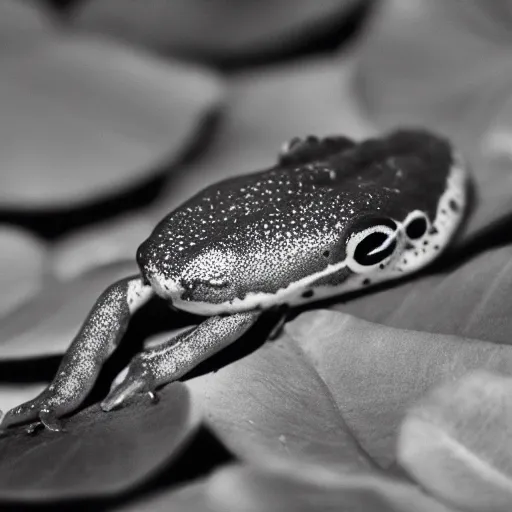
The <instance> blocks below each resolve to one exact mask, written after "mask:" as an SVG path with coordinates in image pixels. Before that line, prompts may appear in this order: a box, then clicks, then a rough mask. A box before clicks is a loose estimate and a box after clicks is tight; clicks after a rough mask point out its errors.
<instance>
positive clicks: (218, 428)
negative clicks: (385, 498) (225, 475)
mask: <svg viewBox="0 0 512 512" xmlns="http://www.w3.org/2000/svg"><path fill="white" fill-rule="evenodd" d="M245 340H247V336H246V337H245V338H244V339H242V340H241V341H240V342H239V343H243V342H244V341H245ZM187 385H188V387H189V389H190V390H191V392H192V395H193V396H194V397H195V398H197V399H201V401H202V403H203V407H204V410H205V419H206V421H207V422H208V424H209V425H210V426H211V427H212V428H213V430H214V431H215V432H216V433H217V435H218V436H219V437H220V439H221V440H222V441H223V442H224V444H225V445H226V446H227V447H228V448H229V449H231V450H232V451H233V452H234V453H235V454H237V455H238V456H240V457H241V458H242V459H245V460H252V461H254V460H256V461H258V460H260V459H261V458H266V457H268V456H270V455H275V454H279V455H281V456H283V457H287V456H291V457H302V458H305V459H307V460H314V461H318V462H337V463H345V464H346V465H347V467H352V468H353V469H361V468H367V467H371V466H372V463H371V461H370V460H369V459H368V458H367V456H366V454H365V453H364V452H363V451H362V450H361V449H360V447H359V446H358V445H357V443H356V442H355V440H354V438H353V436H352V434H351V433H350V431H349V429H348V428H347V425H346V423H345V421H344V418H343V415H342V413H341V411H340V409H339V408H338V405H337V403H336V401H335V400H334V399H333V396H332V390H331V389H330V388H329V386H328V385H326V383H325V382H324V381H323V380H322V378H321V377H320V375H319V374H318V373H317V371H316V369H315V368H314V367H313V366H312V365H311V363H310V361H309V360H308V359H307V358H306V357H305V355H304V354H303V352H302V351H301V350H300V348H299V347H298V346H296V345H295V346H294V345H293V344H292V343H290V342H289V340H285V339H280V340H278V341H275V342H273V343H267V344H266V345H264V346H262V347H260V348H259V349H258V350H256V351H254V352H252V353H251V354H250V355H248V356H246V357H244V358H242V359H239V360H237V361H236V362H233V363H231V364H228V365H227V366H224V367H223V368H221V369H219V370H218V371H217V372H215V373H211V372H210V373H207V374H205V375H202V376H200V377H197V378H194V379H192V380H190V381H188V382H187Z"/></svg>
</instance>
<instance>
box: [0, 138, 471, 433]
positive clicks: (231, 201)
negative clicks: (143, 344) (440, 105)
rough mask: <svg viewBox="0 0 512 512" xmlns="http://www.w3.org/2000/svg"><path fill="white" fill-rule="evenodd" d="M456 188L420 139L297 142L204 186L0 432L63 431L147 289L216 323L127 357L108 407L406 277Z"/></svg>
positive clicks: (425, 253)
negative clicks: (326, 301)
mask: <svg viewBox="0 0 512 512" xmlns="http://www.w3.org/2000/svg"><path fill="white" fill-rule="evenodd" d="M465 185H466V181H465V173H464V170H463V166H462V164H461V162H460V159H459V158H458V157H457V156H456V154H455V153H454V152H453V150H452V147H451V146H450V144H449V143H448V142H447V141H445V140H444V139H442V138H439V137H437V136H435V135H432V134H430V133H427V132H424V131H416V130H408V131H400V132H395V133H392V134H390V135H389V136H387V137H384V138H381V139H372V140H368V141H365V142H363V143H360V144H356V143H354V142H353V141H351V140H350V139H348V138H346V137H328V138H324V139H317V138H316V137H308V138H307V139H304V140H300V139H293V140H292V141H290V142H289V143H288V144H287V145H286V146H285V147H284V148H283V151H282V152H281V155H280V158H279V161H278V164H277V165H276V166H275V167H273V168H271V169H268V170H265V171H262V172H258V173H254V174H251V175H248V176H241V177H236V178H231V179H228V180H225V181H222V182H220V183H218V184H215V185H212V186H210V187H208V188H206V189H205V190H203V191H202V192H200V193H199V194H197V195H196V196H194V197H192V198H191V199H190V200H189V201H187V202H186V203H184V204H183V205H182V206H180V207H179V208H177V209H176V210H175V211H174V212H172V213H171V214H169V215H168V216H167V217H166V218H165V219H163V220H162V222H160V223H159V224H158V226H157V227H156V228H155V230H154V231H153V233H152V234H151V236H150V237H149V238H148V239H147V240H146V241H145V242H144V243H143V244H142V245H141V246H140V248H139V250H138V252H137V261H138V263H139V266H140V270H141V276H134V277H132V278H127V279H125V280H122V281H120V282H118V283H116V284H114V285H112V286H111V287H109V288H108V289H107V290H106V291H105V292H104V293H103V295H102V296H101V297H100V298H99V299H98V301H97V303H96V305H95V306H94V308H93V310H92V312H91V314H90V315H89V317H88V319H87V320H86V322H85V323H84V325H83V327H82V329H81V331H80V332H79V333H78V335H77V337H76V338H75V340H74V341H73V343H72V344H71V346H70V348H69V350H68V352H67V353H66V355H65V356H64V359H63V361H62V364H61V366H60V368H59V371H58V373H57V376H56V377H55V379H54V381H53V382H52V383H51V385H50V386H49V387H48V388H47V389H46V390H45V391H44V392H43V393H42V394H41V395H40V396H39V397H37V398H36V399H34V400H32V401H30V402H27V403H26V404H22V405H21V406H19V407H16V408H14V409H12V410H11V411H9V412H8V413H7V414H6V415H5V416H4V418H3V421H2V424H1V426H2V427H7V426H9V425H13V424H18V423H22V422H27V421H32V420H40V421H41V422H42V423H43V424H44V425H45V426H46V427H47V428H50V429H52V430H60V429H61V426H60V424H59V421H58V419H57V418H58V417H59V416H62V415H64V414H67V413H69V412H71V411H73V410H74V409H76V408H77V407H78V406H79V405H80V403H81V402H82V401H83V400H84V398H85V396H86V395H87V393H88V392H89V391H90V389H91V387H92V385H93V383H94V381H95V379H96V376H97V374H98V372H99V369H100V368H101V365H102V363H103V362H104V361H105V359H106V358H107V357H108V356H109V355H110V354H111V352H112V351H113V350H114V348H115V347H116V345H117V343H118V341H119V339H120V338H121V336H122V334H123V332H124V330H125V328H126V325H127V323H128V321H129V318H130V316H131V314H132V313H133V312H134V311H135V310H136V309H138V308H139V307H141V306H142V305H143V304H144V303H145V302H146V301H147V300H148V299H149V298H150V297H151V296H152V295H153V294H155V293H156V294H157V295H158V296H160V297H161V298H163V299H165V300H167V301H170V302H172V304H173V306H175V307H177V308H178V309H183V310H188V311H192V312H195V313H199V314H203V315H212V316H211V317H210V318H208V319H207V320H205V321H204V322H203V323H202V324H200V325H199V326H198V327H196V328H195V329H192V330H190V331H187V332H186V333H184V334H181V335H179V336H178V337H176V338H173V339H171V340H170V341H169V342H167V343H166V344H164V345H160V346H159V347H157V348H154V349H150V350H147V351H144V352H143V353H141V354H140V355H138V356H136V357H135V358H134V360H133V361H132V363H131V364H130V365H129V367H128V369H127V370H126V371H125V372H122V374H120V375H119V376H118V378H117V379H116V380H115V381H114V383H113V387H112V390H111V392H110V394H109V396H108V397H107V398H106V399H105V401H104V402H103V404H102V407H103V408H104V410H111V409H113V408H115V407H117V406H118V405H120V404H121V403H123V402H124V401H125V400H126V399H127V398H128V397H129V396H131V395H134V394H137V393H143V392H147V393H149V394H150V396H151V397H152V398H154V397H155V395H154V390H155V388H156V387H158V386H160V385H162V384H165V383H167V382H171V381H173V380H175V379H177V378H180V377H181V376H183V375H184V374H185V373H187V372H188V371H189V370H190V369H191V368H193V367H194V366H195V365H197V364H198V363H199V362H200V361H202V360H204V359H206V358H207V357H209V356H210V355H211V354H213V353H214V352H216V351H218V350H220V349H221V348H223V347H224V346H226V345H227V344H229V343H231V342H233V341H234V340H235V339H237V338H238V337H240V336H241V334H243V333H244V332H245V331H246V330H247V329H248V328H249V327H250V326H251V325H252V324H253V323H254V322H255V321H256V320H257V318H258V316H259V314H260V311H261V310H263V309H267V308H270V307H275V306H279V305H296V304H301V303H305V302H311V301H314V300H318V299H320V298H324V297H328V296H333V295H338V294H340V293H343V292H345V291H349V290H353V289H357V288H360V287H363V286H368V285H371V284H375V283H377V282H380V281H383V280H386V279H393V278H396V277H399V276H400V275H403V274H404V273H409V272H414V271H415V270H417V269H418V268H421V267H423V266H424V265H426V264H428V263H429V262H430V261H432V260H433V259H434V258H435V257H437V255H438V254H439V253H440V251H441V250H442V249H443V248H444V247H445V246H446V245H447V244H448V242H449V241H450V240H451V238H452V237H453V234H454V233H455V231H456V229H457V227H458V225H459V223H460V220H461V218H462V215H463V212H464V209H465V200H466V198H465ZM30 428H32V429H33V427H30Z"/></svg>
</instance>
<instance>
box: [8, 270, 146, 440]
mask: <svg viewBox="0 0 512 512" xmlns="http://www.w3.org/2000/svg"><path fill="white" fill-rule="evenodd" d="M152 294H153V292H152V290H151V288H150V287H149V286H148V285H146V284H144V282H143V280H142V279H141V277H140V276H134V277H128V278H125V279H121V280H120V281H118V282H117V283H114V284H112V285H111V286H109V287H108V288H107V289H106V290H105V291H104V292H103V294H102V295H101V296H100V297H99V298H98V300H97V301H96V304H95V305H94V307H93V309H92V311H91V312H90V314H89V317H88V318H87V320H86V321H85V323H84V324H83V326H82V328H81V329H80V331H79V333H78V334H77V336H76V338H75V339H74V340H73V342H72V343H71V346H70V347H69V349H68V350H67V352H66V354H65V355H64V357H63V359H62V362H61V364H60V366H59V369H58V371H57V374H56V375H55V378H54V379H53V381H52V383H51V384H50V385H49V386H48V387H47V388H46V389H45V390H44V391H43V392H42V393H41V394H40V395H39V396H37V397H36V398H34V399H33V400H30V401H29V402H26V403H24V404H21V405H19V406H18V407H14V408H13V409H11V410H10V411H8V412H7V413H6V414H5V415H4V416H3V418H2V420H1V422H0V428H1V429H5V428H8V427H10V426H13V425H18V424H21V423H28V422H36V423H35V424H34V425H30V426H29V431H31V432H33V431H35V430H36V428H37V427H38V426H39V424H41V425H42V426H44V427H45V428H47V429H48V430H51V431H53V432H61V431H62V430H63V428H62V425H61V423H60V422H59V420H58V418H59V417H61V416H64V415H65V414H68V413H70V412H73V411H74V410H75V409H77V408H78V407H79V406H80V405H81V404H82V402H83V401H84V399H85V398H86V396H87V395H88V394H89V392H90V390H91V389H92V387H93V385H94V382H95V381H96V378H97V376H98V373H99V372H100V370H101V366H102V364H103V363H104V362H105V361H106V359H107V358H108V357H109V356H110V354H111V353H112V352H113V350H114V349H115V348H116V346H117V343H118V341H119V339H120V338H121V336H122V335H123V333H124V331H125V329H126V326H127V325H128V321H129V319H130V317H131V315H132V313H133V312H134V311H136V310H137V309H138V308H139V307H140V306H142V305H143V304H144V303H145V302H146V301H147V300H148V299H149V298H150V297H151V295H152Z"/></svg>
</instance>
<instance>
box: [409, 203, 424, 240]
mask: <svg viewBox="0 0 512 512" xmlns="http://www.w3.org/2000/svg"><path fill="white" fill-rule="evenodd" d="M404 227H405V234H406V235H407V238H409V239H410V240H419V239H420V238H422V237H423V236H424V235H425V233H426V232H427V231H428V229H429V228H430V223H429V220H428V218H427V216H426V215H425V214H424V213H423V212H420V211H419V210H416V211H414V212H412V213H411V214H410V215H408V217H407V219H406V220H405V222H404Z"/></svg>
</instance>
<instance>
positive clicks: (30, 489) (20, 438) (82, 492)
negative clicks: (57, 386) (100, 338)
mask: <svg viewBox="0 0 512 512" xmlns="http://www.w3.org/2000/svg"><path fill="white" fill-rule="evenodd" d="M144 398H146V397H144ZM160 398H161V400H160V402H159V403H158V406H157V407H156V406H154V405H153V404H151V403H150V401H149V399H148V400H143V399H141V400H138V401H137V402H136V403H132V404H131V405H130V406H128V407H126V408H124V409H121V410H119V411H113V412H109V413H104V412H103V411H101V410H100V408H99V405H94V406H92V407H90V408H88V409H86V410H84V411H81V412H80V413H78V414H76V415H74V416H72V417H71V418H70V419H69V420H67V421H66V422H65V427H66V429H67V432H65V433H54V432H49V431H42V432H37V433H36V434H35V435H32V436H29V435H27V434H25V433H24V431H23V430H22V429H18V430H17V432H16V433H14V434H13V435H10V436H6V437H4V438H3V439H0V499H3V500H15V501H33V500H37V501H43V500H56V499H71V498H79V497H80V498H83V497H92V496H95V497H96V496H110V495H114V494H118V493H120V492H123V491H126V490H129V489H131V488H133V487H134V486H135V485H139V484H140V483H141V482H143V481H144V480H146V479H147V478H148V477H149V476H150V475H152V474H153V473H154V472H155V471H157V470H158V469H159V468H160V467H161V466H162V465H163V464H164V463H168V462H169V461H170V460H171V459H172V458H173V457H175V456H176V454H177V453H178V451H179V450H180V449H182V447H183V445H184V444H185V443H186V442H187V440H188V439H189V438H190V436H191V435H192V433H193V432H194V430H195V428H196V427H197V425H198V423H199V415H198V413H197V411H196V410H195V409H194V408H192V406H191V402H190V398H189V393H188V391H187V390H186V388H185V386H183V385H181V384H179V383H177V384H176V383H175V384H173V385H171V386H168V387H166V388H165V389H164V390H162V392H161V393H160Z"/></svg>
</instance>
